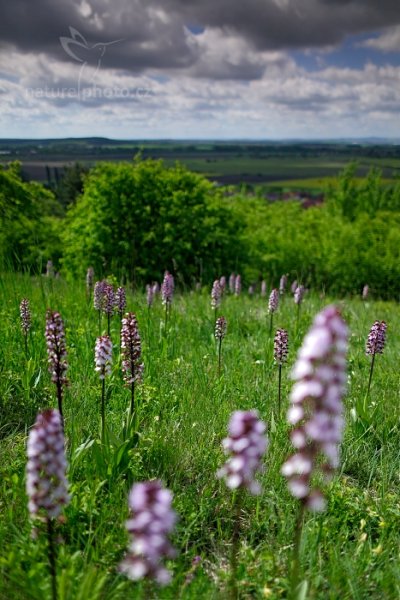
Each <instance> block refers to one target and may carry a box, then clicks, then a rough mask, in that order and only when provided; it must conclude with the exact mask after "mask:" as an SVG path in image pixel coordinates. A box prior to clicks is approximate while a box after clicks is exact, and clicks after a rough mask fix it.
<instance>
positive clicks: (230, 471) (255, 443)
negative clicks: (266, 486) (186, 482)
mask: <svg viewBox="0 0 400 600" xmlns="http://www.w3.org/2000/svg"><path fill="white" fill-rule="evenodd" d="M228 431H229V436H228V437H227V438H225V439H224V440H223V441H222V446H223V448H224V450H225V452H226V453H230V454H231V456H230V458H228V460H227V461H226V463H225V465H224V466H223V467H222V468H221V469H219V470H218V472H217V477H218V478H222V477H224V478H225V480H226V484H227V486H228V487H229V488H231V489H236V488H246V489H248V490H249V492H251V493H252V494H259V493H260V492H261V486H260V484H259V483H258V482H257V481H256V480H255V475H256V473H257V472H259V471H261V470H262V465H261V459H262V457H263V456H264V454H265V452H266V449H267V445H268V438H267V435H266V433H265V432H266V425H265V423H263V422H262V421H261V420H260V419H259V417H258V412H257V411H255V410H251V411H242V410H237V411H235V412H234V413H233V414H232V416H231V419H230V421H229V426H228Z"/></svg>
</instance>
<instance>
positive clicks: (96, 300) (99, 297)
mask: <svg viewBox="0 0 400 600" xmlns="http://www.w3.org/2000/svg"><path fill="white" fill-rule="evenodd" d="M106 285H107V282H106V281H96V283H95V286H94V294H93V304H94V307H95V309H96V310H102V308H103V305H104V294H105V286H106Z"/></svg>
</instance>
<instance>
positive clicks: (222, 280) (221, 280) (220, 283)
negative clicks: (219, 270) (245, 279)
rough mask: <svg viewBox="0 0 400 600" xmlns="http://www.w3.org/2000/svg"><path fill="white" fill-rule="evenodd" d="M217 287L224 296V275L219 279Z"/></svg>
mask: <svg viewBox="0 0 400 600" xmlns="http://www.w3.org/2000/svg"><path fill="white" fill-rule="evenodd" d="M219 286H220V288H221V294H225V290H226V277H225V275H222V277H220V280H219Z"/></svg>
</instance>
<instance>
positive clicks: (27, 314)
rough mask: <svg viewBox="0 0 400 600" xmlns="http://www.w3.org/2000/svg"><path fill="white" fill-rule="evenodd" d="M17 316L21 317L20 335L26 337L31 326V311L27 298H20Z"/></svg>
mask: <svg viewBox="0 0 400 600" xmlns="http://www.w3.org/2000/svg"><path fill="white" fill-rule="evenodd" d="M19 314H20V316H21V328H22V333H23V334H24V336H25V337H26V336H27V335H28V333H29V330H30V328H31V325H32V318H31V309H30V306H29V300H28V299H27V298H22V300H21V304H20V305H19Z"/></svg>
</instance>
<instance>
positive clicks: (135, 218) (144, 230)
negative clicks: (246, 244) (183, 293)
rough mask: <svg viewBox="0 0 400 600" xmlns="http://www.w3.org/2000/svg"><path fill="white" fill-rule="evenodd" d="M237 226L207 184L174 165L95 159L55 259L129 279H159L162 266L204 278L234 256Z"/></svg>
mask: <svg viewBox="0 0 400 600" xmlns="http://www.w3.org/2000/svg"><path fill="white" fill-rule="evenodd" d="M238 229H239V225H238V223H237V221H236V220H235V218H234V217H232V215H231V214H230V212H229V211H228V209H227V207H226V205H225V202H224V200H223V198H222V196H221V194H220V193H219V192H218V190H217V189H216V188H215V186H213V185H212V184H211V183H210V182H208V181H207V180H206V179H205V178H204V177H202V176H200V175H196V174H195V173H191V172H190V171H188V170H187V169H186V168H184V167H182V166H181V165H176V166H175V167H174V168H169V169H167V168H165V167H164V166H163V163H162V162H161V161H152V160H146V161H140V160H135V162H134V163H133V164H126V163H120V164H115V163H102V164H99V165H97V166H96V167H95V168H94V169H93V170H92V171H91V172H90V174H89V175H88V177H87V178H86V180H85V184H84V192H83V194H82V196H81V197H80V198H79V199H78V201H77V204H76V206H74V207H72V208H71V209H70V210H69V212H68V216H67V227H66V229H65V235H64V245H65V253H64V259H63V264H64V266H65V269H66V270H67V271H69V272H71V273H73V274H82V273H83V272H84V271H85V270H86V268H87V267H88V266H89V265H92V266H93V267H94V269H95V271H96V273H97V274H100V273H102V272H104V271H106V272H107V271H108V272H110V271H112V272H114V273H115V272H117V273H119V274H121V275H123V276H125V277H127V278H128V279H130V280H136V279H147V280H150V279H155V278H157V279H159V278H160V276H161V275H162V272H163V270H164V269H169V270H171V271H174V272H175V273H176V274H177V275H178V278H180V279H181V280H186V281H189V280H190V279H193V278H201V277H202V276H204V277H205V278H207V279H209V278H210V277H212V276H213V274H214V273H215V272H218V271H219V270H221V269H222V266H224V267H225V268H227V267H228V268H229V266H230V265H232V264H233V262H234V260H235V257H236V256H238V255H240V249H238V248H237V231H238Z"/></svg>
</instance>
